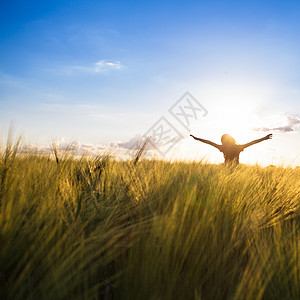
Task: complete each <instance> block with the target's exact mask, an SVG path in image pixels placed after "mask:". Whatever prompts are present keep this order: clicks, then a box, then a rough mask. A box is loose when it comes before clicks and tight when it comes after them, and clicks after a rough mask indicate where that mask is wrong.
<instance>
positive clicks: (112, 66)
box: [94, 60, 122, 72]
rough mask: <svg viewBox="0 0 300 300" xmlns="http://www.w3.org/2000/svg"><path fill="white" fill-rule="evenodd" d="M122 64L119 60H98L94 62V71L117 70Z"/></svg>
mask: <svg viewBox="0 0 300 300" xmlns="http://www.w3.org/2000/svg"><path fill="white" fill-rule="evenodd" d="M121 67H122V65H121V63H120V61H118V60H117V61H114V62H111V61H106V60H99V61H98V62H96V63H95V67H94V70H95V72H101V71H108V70H118V69H121Z"/></svg>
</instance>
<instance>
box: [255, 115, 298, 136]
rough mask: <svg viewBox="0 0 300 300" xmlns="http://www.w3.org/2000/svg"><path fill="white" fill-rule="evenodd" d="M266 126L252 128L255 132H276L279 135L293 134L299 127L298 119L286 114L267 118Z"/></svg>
mask: <svg viewBox="0 0 300 300" xmlns="http://www.w3.org/2000/svg"><path fill="white" fill-rule="evenodd" d="M266 122H267V123H268V124H267V125H266V126H262V127H258V128H254V130H256V131H263V132H267V131H276V132H281V133H287V132H295V131H297V129H298V128H299V126H300V118H299V117H297V116H291V115H287V114H280V115H278V116H272V117H269V119H268V120H266Z"/></svg>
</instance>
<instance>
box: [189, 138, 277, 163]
mask: <svg viewBox="0 0 300 300" xmlns="http://www.w3.org/2000/svg"><path fill="white" fill-rule="evenodd" d="M190 136H191V137H193V138H194V139H195V140H197V141H200V142H202V143H205V144H208V145H211V146H213V147H216V148H217V149H219V150H220V151H221V152H222V153H223V154H224V158H225V164H228V163H230V164H232V163H234V164H238V163H239V156H240V153H241V152H242V151H243V150H244V149H245V148H247V147H249V146H252V145H254V144H257V143H260V142H262V141H266V140H268V139H271V138H272V134H268V135H266V136H265V137H263V138H261V139H258V140H254V141H252V142H250V143H247V144H244V145H238V144H237V143H236V141H235V139H234V138H233V137H232V136H230V135H229V134H224V135H222V137H221V142H222V145H218V144H215V143H213V142H211V141H208V140H204V139H200V138H197V137H195V136H193V135H192V134H190Z"/></svg>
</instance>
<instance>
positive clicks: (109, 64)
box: [47, 59, 124, 76]
mask: <svg viewBox="0 0 300 300" xmlns="http://www.w3.org/2000/svg"><path fill="white" fill-rule="evenodd" d="M123 67H124V66H123V65H122V64H121V62H120V61H119V60H115V61H109V60H105V59H102V60H99V61H98V62H96V63H93V64H90V65H86V66H84V65H73V66H65V67H63V68H62V69H60V70H55V69H47V70H48V71H49V72H52V73H56V74H63V75H69V76H71V75H77V74H82V73H91V74H92V73H107V72H109V71H114V70H120V69H121V68H123Z"/></svg>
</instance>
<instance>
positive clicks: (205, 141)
mask: <svg viewBox="0 0 300 300" xmlns="http://www.w3.org/2000/svg"><path fill="white" fill-rule="evenodd" d="M190 136H191V137H192V138H194V139H195V140H197V141H200V142H202V143H205V144H208V145H211V146H213V147H216V148H218V149H219V147H220V145H218V144H216V143H214V142H211V141H208V140H204V139H200V138H197V137H195V136H193V135H192V134H190Z"/></svg>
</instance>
